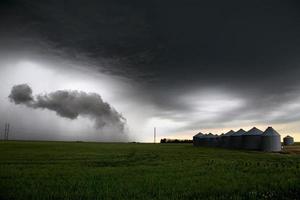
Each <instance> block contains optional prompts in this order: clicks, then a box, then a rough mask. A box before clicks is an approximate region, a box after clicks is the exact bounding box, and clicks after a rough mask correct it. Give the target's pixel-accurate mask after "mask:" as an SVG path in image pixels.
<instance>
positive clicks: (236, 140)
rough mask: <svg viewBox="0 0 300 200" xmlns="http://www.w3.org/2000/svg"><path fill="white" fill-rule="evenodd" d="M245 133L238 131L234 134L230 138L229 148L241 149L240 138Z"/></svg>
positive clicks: (241, 130)
mask: <svg viewBox="0 0 300 200" xmlns="http://www.w3.org/2000/svg"><path fill="white" fill-rule="evenodd" d="M245 133H246V131H245V130H243V129H240V130H238V131H237V132H235V133H234V134H232V135H231V136H230V137H231V139H230V146H231V148H233V149H241V148H242V136H243V134H245Z"/></svg>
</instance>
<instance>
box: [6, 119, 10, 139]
mask: <svg viewBox="0 0 300 200" xmlns="http://www.w3.org/2000/svg"><path fill="white" fill-rule="evenodd" d="M9 129H10V124H9V123H8V124H7V137H6V140H8V135H9Z"/></svg>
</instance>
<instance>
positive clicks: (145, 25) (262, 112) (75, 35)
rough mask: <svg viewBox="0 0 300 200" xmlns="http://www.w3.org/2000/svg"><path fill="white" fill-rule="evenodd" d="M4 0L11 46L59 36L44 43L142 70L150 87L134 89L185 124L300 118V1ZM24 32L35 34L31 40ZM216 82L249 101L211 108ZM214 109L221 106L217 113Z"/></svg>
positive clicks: (120, 70)
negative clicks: (209, 100) (209, 99)
mask: <svg viewBox="0 0 300 200" xmlns="http://www.w3.org/2000/svg"><path fill="white" fill-rule="evenodd" d="M3 2H4V3H2V2H1V3H2V4H1V3H0V11H1V12H0V23H1V24H3V26H0V34H1V38H2V40H5V41H3V45H2V48H3V51H4V52H5V51H7V49H14V48H15V49H25V50H24V51H26V52H28V51H29V50H30V49H31V48H32V49H34V48H33V47H32V46H35V45H36V44H37V43H38V42H41V41H42V42H45V43H47V44H50V45H49V48H41V49H42V50H43V53H42V54H44V55H47V53H49V52H52V51H53V52H57V53H58V54H59V56H62V57H64V56H66V55H68V56H71V58H72V59H74V58H77V59H78V60H80V57H79V56H78V55H81V53H82V54H84V55H85V56H86V58H87V60H88V61H93V62H94V61H95V63H96V66H97V67H98V68H97V69H100V68H101V70H102V68H105V72H107V73H109V74H118V75H121V76H124V77H125V76H126V77H129V78H132V79H134V80H137V83H138V85H139V86H140V88H141V89H140V91H138V94H139V95H135V96H134V95H133V96H132V99H134V100H135V101H140V102H142V104H144V105H150V106H149V107H154V108H155V109H154V110H155V111H154V114H153V116H154V117H159V118H162V119H171V120H173V121H177V122H181V121H187V122H188V123H187V125H186V127H184V128H185V129H197V128H203V127H204V128H205V127H220V126H223V124H225V123H228V122H233V121H235V120H236V119H239V120H245V121H251V122H254V123H285V122H291V121H297V120H299V119H300V117H299V115H298V114H297V113H299V108H298V107H297V105H298V103H297V101H298V97H299V95H298V94H299V88H300V81H299V76H300V67H299V63H300V60H299V58H298V57H299V56H298V55H299V53H300V37H299V35H300V26H299V24H300V14H299V9H300V4H299V2H297V1H281V0H273V1H268V0H251V1H239V0H230V1H226V2H225V1H221V0H218V1H213V2H210V1H194V0H186V1H179V0H164V1H159V0H153V1H136V0H134V1H127V2H125V1H120V0H90V1H89V2H88V3H87V2H86V1H84V0H72V1H70V0H65V1H57V2H53V1H51V0H45V1H39V0H32V1H26V0H15V1H11V2H10V1H3ZM2 36H3V37H2ZM9 37H11V40H6V38H9ZM24 37H25V38H26V37H28V38H31V40H27V38H26V39H25V41H26V42H27V43H26V44H25V45H23V42H24V40H22V38H23V39H24ZM1 38H0V40H1ZM7 41H8V42H7ZM8 47H9V48H8ZM47 47H48V46H47ZM51 48H53V49H51ZM44 51H46V52H44ZM48 51H49V52H48ZM39 52H40V50H39V51H37V52H36V53H33V54H38V53H39ZM68 56H66V57H65V58H66V59H69V58H68ZM83 67H85V65H83ZM66 73H67V72H66ZM211 88H213V89H214V88H217V89H218V92H220V93H222V94H224V93H228V95H227V96H226V95H225V97H226V98H225V102H226V103H228V104H230V103H229V102H230V101H232V102H233V104H234V103H235V100H237V99H238V100H241V101H243V105H240V106H238V107H234V106H233V107H232V108H231V109H226V106H224V107H222V108H219V109H212V110H211V111H210V110H208V111H207V109H206V108H205V107H207V105H206V104H205V103H204V104H203V102H202V103H201V102H200V104H199V105H195V102H196V101H197V100H198V99H201V98H203V97H206V96H207V94H206V92H202V91H207V90H210V89H211ZM197 92H200V94H199V95H198V94H196V93H197ZM201 92H202V93H201ZM27 93H28V94H31V93H30V91H29V90H28V91H27ZM28 94H27V96H26V95H25V96H20V99H21V102H23V101H28V102H32V100H31V99H30V98H33V97H32V96H31V95H29V96H28ZM49 95H50V94H49ZM193 95H194V96H193ZM186 96H188V97H192V96H193V98H191V99H186V98H183V97H186ZM26 98H27V99H26ZM210 98H211V100H212V101H211V103H212V104H213V106H215V107H216V108H218V106H219V104H222V103H223V102H222V101H220V102H219V101H213V100H215V99H214V98H219V97H218V95H216V96H211V97H210ZM204 99H205V101H206V100H207V99H206V98H204ZM43 100H44V98H41V101H43ZM223 100H224V99H223ZM35 101H38V98H36V100H35ZM228 101H229V102H228ZM16 103H18V102H16ZM291 105H292V106H291ZM41 106H42V107H45V106H46V107H51V106H50V105H48V104H47V105H44V104H43V105H41ZM210 106H212V105H209V106H208V107H210ZM292 108H293V109H292ZM51 109H54V108H51ZM134 109H136V110H138V108H134ZM197 109H198V110H200V111H196V110H197ZM222 109H223V110H222ZM140 110H141V112H147V110H144V109H143V108H140ZM56 112H57V111H56ZM58 114H59V113H58ZM69 114H70V113H67V115H69ZM151 114H152V113H151ZM211 114H212V115H216V116H215V117H213V118H212V117H208V116H209V115H211ZM61 115H64V114H61ZM70 115H71V117H72V113H71V114H70Z"/></svg>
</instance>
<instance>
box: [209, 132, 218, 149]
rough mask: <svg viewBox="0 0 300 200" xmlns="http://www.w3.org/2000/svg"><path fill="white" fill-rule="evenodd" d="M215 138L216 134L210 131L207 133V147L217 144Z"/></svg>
mask: <svg viewBox="0 0 300 200" xmlns="http://www.w3.org/2000/svg"><path fill="white" fill-rule="evenodd" d="M217 138H218V135H213V134H212V133H209V134H208V135H207V146H209V147H216V146H217V144H218V143H217Z"/></svg>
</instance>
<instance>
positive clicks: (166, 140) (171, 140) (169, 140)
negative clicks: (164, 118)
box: [160, 138, 193, 143]
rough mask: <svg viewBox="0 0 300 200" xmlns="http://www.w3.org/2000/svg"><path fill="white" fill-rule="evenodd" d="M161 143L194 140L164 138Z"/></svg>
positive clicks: (191, 141) (190, 141)
mask: <svg viewBox="0 0 300 200" xmlns="http://www.w3.org/2000/svg"><path fill="white" fill-rule="evenodd" d="M160 143H193V140H180V139H167V138H163V139H161V140H160Z"/></svg>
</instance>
